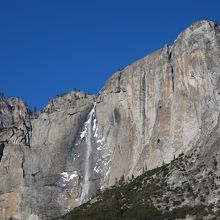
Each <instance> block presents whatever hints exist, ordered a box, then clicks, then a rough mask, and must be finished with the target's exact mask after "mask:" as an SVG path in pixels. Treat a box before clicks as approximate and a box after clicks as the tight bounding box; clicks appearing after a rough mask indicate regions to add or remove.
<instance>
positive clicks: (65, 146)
mask: <svg viewBox="0 0 220 220" xmlns="http://www.w3.org/2000/svg"><path fill="white" fill-rule="evenodd" d="M219 77H220V30H219V26H218V25H217V24H216V23H214V22H212V21H207V20H203V21H200V22H196V23H194V24H193V25H192V26H190V27H189V28H187V29H186V30H185V31H184V32H182V33H181V34H180V35H179V36H178V38H177V40H176V41H175V42H174V44H173V45H172V46H168V45H165V46H164V47H163V48H162V49H160V50H158V51H156V52H155V53H153V54H151V55H149V56H147V57H145V58H143V59H141V60H139V61H137V62H135V63H134V64H132V65H129V66H128V67H126V68H125V69H123V70H121V71H118V72H116V73H115V74H114V75H113V76H112V77H111V78H110V79H109V80H108V81H107V82H106V84H105V86H104V87H103V88H102V90H101V91H100V92H99V94H98V95H97V96H91V95H87V94H85V93H79V92H71V93H67V94H64V95H63V96H61V97H58V98H55V99H52V100H51V101H50V102H49V104H48V106H46V107H45V108H44V109H43V110H42V111H40V112H37V113H34V114H33V113H32V114H31V113H30V111H29V110H28V109H27V107H26V106H25V104H24V103H23V102H22V101H21V100H19V99H17V98H12V99H9V100H6V99H4V98H1V99H0V106H1V107H0V129H1V130H0V131H1V132H0V161H1V162H0V173H1V175H0V179H1V181H0V213H3V214H2V216H0V218H1V219H9V218H10V217H14V218H17V219H47V218H50V217H55V216H59V215H62V214H64V213H66V212H68V210H70V209H72V208H73V207H75V206H78V205H80V204H81V203H84V202H85V201H87V200H88V199H89V198H91V197H92V196H93V195H94V194H95V193H96V192H97V191H98V190H100V189H101V190H102V189H104V188H106V187H109V186H111V185H113V184H115V182H116V181H117V179H119V178H120V177H121V176H124V177H125V178H127V177H129V176H131V175H139V174H140V173H141V172H142V170H143V168H144V169H146V168H147V169H152V168H155V167H157V166H160V165H162V164H163V163H168V162H170V161H171V160H172V159H173V158H174V157H176V156H178V155H179V154H180V153H182V152H183V153H186V152H189V150H191V149H194V148H195V147H196V146H198V143H203V144H201V146H205V145H207V141H208V137H209V136H210V134H212V132H214V130H215V129H216V126H217V125H218V118H219V112H220V111H219V104H220V103H219V102H220V87H219V85H220V84H219ZM215 134H216V135H215ZM213 135H214V136H215V137H217V136H218V134H217V133H213ZM205 143H206V144H205ZM212 148H213V145H211V144H210V145H209V144H208V146H206V147H205V148H201V149H203V150H204V151H205V152H206V151H207V150H208V149H210V150H209V151H210V152H212ZM215 148H216V151H218V150H217V147H215ZM203 155H206V154H205V153H204V154H203ZM212 156H214V155H212ZM202 160H205V156H204V158H203V159H200V161H202ZM216 160H217V159H216ZM11 200H13V203H12V202H11Z"/></svg>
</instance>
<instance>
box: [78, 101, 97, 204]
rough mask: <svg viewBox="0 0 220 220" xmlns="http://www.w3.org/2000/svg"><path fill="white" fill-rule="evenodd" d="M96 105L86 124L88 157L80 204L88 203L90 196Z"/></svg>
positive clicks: (86, 158) (86, 156) (86, 157)
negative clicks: (93, 125) (93, 124)
mask: <svg viewBox="0 0 220 220" xmlns="http://www.w3.org/2000/svg"><path fill="white" fill-rule="evenodd" d="M95 107H96V103H95V104H94V106H93V108H92V110H91V111H90V113H89V118H88V121H87V122H85V123H86V155H85V165H84V178H83V182H82V192H81V197H80V204H82V203H84V202H86V201H87V200H88V199H89V198H88V194H89V188H90V180H89V179H90V177H91V174H90V156H91V153H92V123H93V120H92V119H93V115H94V113H95Z"/></svg>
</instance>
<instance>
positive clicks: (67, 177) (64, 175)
mask: <svg viewBox="0 0 220 220" xmlns="http://www.w3.org/2000/svg"><path fill="white" fill-rule="evenodd" d="M60 175H61V179H62V181H63V186H66V184H67V183H68V182H70V181H71V180H73V179H74V178H75V177H78V174H77V172H76V171H74V172H73V173H72V174H71V175H69V174H68V173H67V172H62V173H61V174H60Z"/></svg>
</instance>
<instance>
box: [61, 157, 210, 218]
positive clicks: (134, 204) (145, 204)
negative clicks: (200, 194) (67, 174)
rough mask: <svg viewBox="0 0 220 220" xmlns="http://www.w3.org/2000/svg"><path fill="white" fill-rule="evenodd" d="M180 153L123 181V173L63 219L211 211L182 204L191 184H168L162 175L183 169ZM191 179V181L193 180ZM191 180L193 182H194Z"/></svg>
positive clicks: (174, 215) (172, 215)
mask: <svg viewBox="0 0 220 220" xmlns="http://www.w3.org/2000/svg"><path fill="white" fill-rule="evenodd" d="M185 164H186V162H184V160H183V155H181V156H180V157H178V158H176V159H174V160H173V161H172V162H171V163H170V164H164V165H163V166H162V167H159V168H156V169H153V170H150V171H147V172H145V173H143V174H142V175H140V176H139V177H137V178H131V179H130V181H128V182H127V183H125V179H124V176H123V177H122V178H121V179H120V180H119V181H117V184H116V185H115V186H113V187H112V188H110V189H107V190H105V191H104V192H102V193H99V194H98V195H97V196H96V197H95V199H94V200H92V201H90V202H88V203H86V204H83V205H81V206H80V207H77V208H75V209H74V210H73V211H71V212H70V213H68V214H67V215H65V216H63V218H62V219H63V220H124V219H126V220H142V219H143V220H148V219H149V220H159V219H167V220H174V219H185V218H186V216H187V215H190V216H193V218H194V219H202V217H204V216H207V215H208V214H211V215H213V214H214V213H213V211H212V210H213V207H212V206H208V207H206V206H205V205H202V204H201V205H197V206H194V207H189V206H186V205H183V204H182V203H183V202H184V201H185V197H184V193H185V195H186V196H187V197H192V196H194V193H193V192H194V191H193V188H192V186H191V185H190V184H189V183H187V182H183V183H182V186H181V187H179V186H178V187H177V186H176V187H175V186H174V187H171V186H168V184H167V182H166V180H167V179H166V178H167V177H168V176H169V175H170V173H171V172H172V169H173V168H174V167H175V169H176V167H179V168H178V169H179V170H183V169H182V168H183V167H185ZM183 172H185V171H184V170H183ZM194 182H195V181H194ZM194 184H195V183H194Z"/></svg>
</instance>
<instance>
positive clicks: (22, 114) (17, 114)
mask: <svg viewBox="0 0 220 220" xmlns="http://www.w3.org/2000/svg"><path fill="white" fill-rule="evenodd" d="M28 112H29V109H28V107H27V106H26V104H25V102H24V101H23V100H21V99H20V98H18V97H10V98H8V99H6V98H4V97H3V96H0V116H1V117H0V128H8V127H10V126H12V125H15V124H17V123H19V122H20V121H21V120H25V118H26V117H27V115H28Z"/></svg>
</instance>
